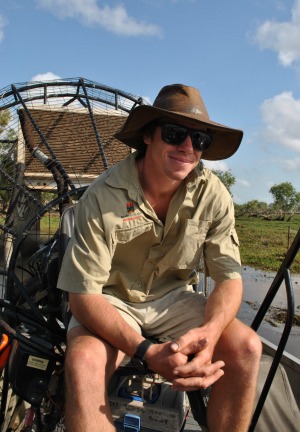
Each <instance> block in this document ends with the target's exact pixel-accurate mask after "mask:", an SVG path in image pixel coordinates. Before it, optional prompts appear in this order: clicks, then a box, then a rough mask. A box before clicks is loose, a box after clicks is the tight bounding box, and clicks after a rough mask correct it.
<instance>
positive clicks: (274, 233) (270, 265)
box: [236, 214, 300, 273]
mask: <svg viewBox="0 0 300 432" xmlns="http://www.w3.org/2000/svg"><path fill="white" fill-rule="evenodd" d="M299 228H300V215H299V214H296V215H294V216H293V217H292V218H291V220H290V221H279V220H265V219H261V218H258V217H255V218H252V217H246V216H244V217H237V219H236V230H237V233H238V236H239V240H240V251H241V259H242V263H243V265H249V266H251V267H254V268H256V269H261V270H266V271H277V270H278V269H279V267H280V265H281V263H282V261H283V259H284V257H285V255H286V253H287V250H288V247H289V245H290V244H291V243H292V241H293V239H294V237H295V235H296V234H297V232H298V230H299ZM289 232H290V239H289ZM291 271H292V272H294V273H300V252H298V254H297V256H296V259H295V260H294V263H293V265H292V267H291Z"/></svg>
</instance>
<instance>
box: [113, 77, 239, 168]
mask: <svg viewBox="0 0 300 432" xmlns="http://www.w3.org/2000/svg"><path fill="white" fill-rule="evenodd" d="M156 120H157V121H170V122H173V123H175V124H180V125H184V126H187V127H190V128H194V129H199V130H203V131H207V132H208V133H210V134H212V135H213V140H212V144H211V146H210V147H209V148H208V149H207V150H205V151H204V152H203V154H202V158H203V159H207V160H220V159H227V158H228V157H230V156H232V155H233V154H234V153H235V152H236V151H237V149H238V148H239V145H240V143H241V141H242V138H243V132H242V131H241V130H238V129H233V128H231V127H228V126H225V125H223V124H220V123H217V122H214V121H212V120H210V118H209V115H208V113H207V110H206V107H205V105H204V102H203V100H202V97H201V95H200V92H199V90H198V89H196V88H194V87H190V86H186V85H183V84H171V85H168V86H165V87H163V88H162V89H161V91H160V92H159V94H158V95H157V97H156V99H155V101H154V103H153V105H139V106H137V107H135V108H133V109H132V111H131V112H130V114H129V115H128V117H127V119H126V121H125V123H124V125H123V128H122V129H121V130H120V131H119V132H118V133H117V134H116V138H117V139H119V140H120V141H122V142H124V143H125V144H127V145H128V146H129V147H132V148H135V149H137V150H139V149H141V148H142V146H143V134H144V131H145V126H146V125H147V124H149V123H151V122H153V121H156Z"/></svg>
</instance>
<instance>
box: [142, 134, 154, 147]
mask: <svg viewBox="0 0 300 432" xmlns="http://www.w3.org/2000/svg"><path fill="white" fill-rule="evenodd" d="M143 140H144V143H145V144H147V145H148V144H151V141H152V138H151V136H150V134H148V133H147V134H144V135H143Z"/></svg>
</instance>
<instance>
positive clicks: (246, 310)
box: [238, 267, 300, 358]
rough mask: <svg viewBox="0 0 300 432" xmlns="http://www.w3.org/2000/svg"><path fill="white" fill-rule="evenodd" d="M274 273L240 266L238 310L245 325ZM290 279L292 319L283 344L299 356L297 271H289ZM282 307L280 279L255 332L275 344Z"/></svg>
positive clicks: (280, 328)
mask: <svg viewBox="0 0 300 432" xmlns="http://www.w3.org/2000/svg"><path fill="white" fill-rule="evenodd" d="M275 274H276V273H272V272H264V271H262V270H255V269H253V268H251V267H244V268H243V273H242V276H243V282H244V295H243V302H242V305H241V308H240V311H239V314H238V316H239V318H240V319H241V320H242V321H243V322H245V323H247V324H249V325H250V324H251V323H252V321H253V319H254V317H255V315H256V313H257V310H258V309H259V307H260V305H261V303H262V301H263V299H264V298H265V296H266V294H267V292H268V290H269V288H270V286H271V284H272V282H273V279H274V277H275ZM291 281H292V287H293V290H294V298H295V321H294V325H293V327H292V331H291V335H290V337H289V340H288V343H287V346H286V351H287V352H289V353H290V354H292V355H294V356H296V357H298V358H300V326H299V321H300V275H299V274H296V275H293V274H291ZM286 308H287V300H286V292H285V284H284V283H282V285H281V286H280V288H279V290H278V293H277V295H276V296H275V298H274V300H273V303H272V305H271V307H270V309H269V311H268V313H267V315H266V317H265V319H264V320H263V322H262V324H261V326H260V327H259V329H258V333H259V334H260V335H261V336H263V337H265V338H266V339H268V340H269V341H271V342H273V343H274V344H276V345H277V344H278V343H279V340H280V337H281V334H282V331H283V328H284V322H285V316H286Z"/></svg>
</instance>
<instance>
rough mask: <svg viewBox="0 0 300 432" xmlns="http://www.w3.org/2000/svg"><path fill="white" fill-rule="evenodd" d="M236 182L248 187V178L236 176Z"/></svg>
mask: <svg viewBox="0 0 300 432" xmlns="http://www.w3.org/2000/svg"><path fill="white" fill-rule="evenodd" d="M236 182H237V183H238V184H239V185H241V186H244V187H250V183H249V182H248V180H245V179H239V178H238V179H236Z"/></svg>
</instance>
